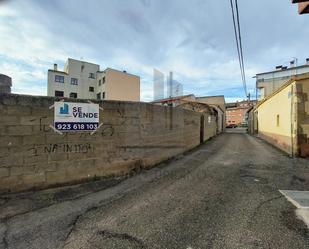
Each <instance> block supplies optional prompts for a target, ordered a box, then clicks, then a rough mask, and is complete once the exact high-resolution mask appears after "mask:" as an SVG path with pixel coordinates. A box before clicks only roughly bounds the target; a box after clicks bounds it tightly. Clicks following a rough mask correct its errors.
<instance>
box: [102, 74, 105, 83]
mask: <svg viewBox="0 0 309 249" xmlns="http://www.w3.org/2000/svg"><path fill="white" fill-rule="evenodd" d="M102 81H103V84H104V83H105V76H104V77H103V79H102Z"/></svg>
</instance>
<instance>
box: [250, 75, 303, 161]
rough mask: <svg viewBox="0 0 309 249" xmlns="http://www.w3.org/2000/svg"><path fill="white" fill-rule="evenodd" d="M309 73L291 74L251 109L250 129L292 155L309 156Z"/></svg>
mask: <svg viewBox="0 0 309 249" xmlns="http://www.w3.org/2000/svg"><path fill="white" fill-rule="evenodd" d="M308 96H309V74H304V75H300V76H295V77H292V78H291V79H290V80H288V81H287V82H286V83H285V84H283V85H282V86H281V87H280V88H279V89H278V90H277V91H275V92H273V93H272V94H271V95H269V96H268V97H266V98H265V99H264V100H263V101H261V102H259V103H258V105H257V106H256V107H255V108H254V109H252V110H251V111H250V114H249V131H251V132H258V134H259V136H260V137H261V138H263V139H265V140H267V141H268V142H270V143H272V144H273V145H275V146H277V147H278V148H280V149H282V150H283V151H285V152H287V153H288V154H290V155H291V156H299V155H300V156H304V157H305V156H309V100H308Z"/></svg>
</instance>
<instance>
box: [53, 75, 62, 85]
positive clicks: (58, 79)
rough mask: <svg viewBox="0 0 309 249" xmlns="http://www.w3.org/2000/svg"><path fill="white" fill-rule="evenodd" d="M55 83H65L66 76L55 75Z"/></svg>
mask: <svg viewBox="0 0 309 249" xmlns="http://www.w3.org/2000/svg"><path fill="white" fill-rule="evenodd" d="M55 82H59V83H64V76H62V75H55Z"/></svg>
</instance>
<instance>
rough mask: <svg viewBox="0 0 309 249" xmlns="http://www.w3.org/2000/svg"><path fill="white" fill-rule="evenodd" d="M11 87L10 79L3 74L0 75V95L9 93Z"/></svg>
mask: <svg viewBox="0 0 309 249" xmlns="http://www.w3.org/2000/svg"><path fill="white" fill-rule="evenodd" d="M11 87H12V78H11V77H9V76H7V75H5V74H0V93H11Z"/></svg>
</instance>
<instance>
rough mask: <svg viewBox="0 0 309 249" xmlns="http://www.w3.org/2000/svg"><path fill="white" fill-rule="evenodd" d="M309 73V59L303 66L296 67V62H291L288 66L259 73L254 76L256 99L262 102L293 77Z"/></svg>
mask: <svg viewBox="0 0 309 249" xmlns="http://www.w3.org/2000/svg"><path fill="white" fill-rule="evenodd" d="M306 73H309V58H308V59H306V63H305V64H304V65H300V66H297V60H294V61H291V62H290V66H289V67H287V66H282V65H281V66H277V67H276V70H274V71H269V72H264V73H259V74H257V75H256V76H255V78H256V87H257V91H258V95H259V96H258V99H259V100H263V99H264V98H266V97H268V96H270V95H271V94H272V93H274V92H275V91H277V90H278V89H279V88H280V87H281V86H283V85H284V84H285V83H286V81H287V80H289V79H291V78H292V77H294V76H300V75H302V74H306Z"/></svg>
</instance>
